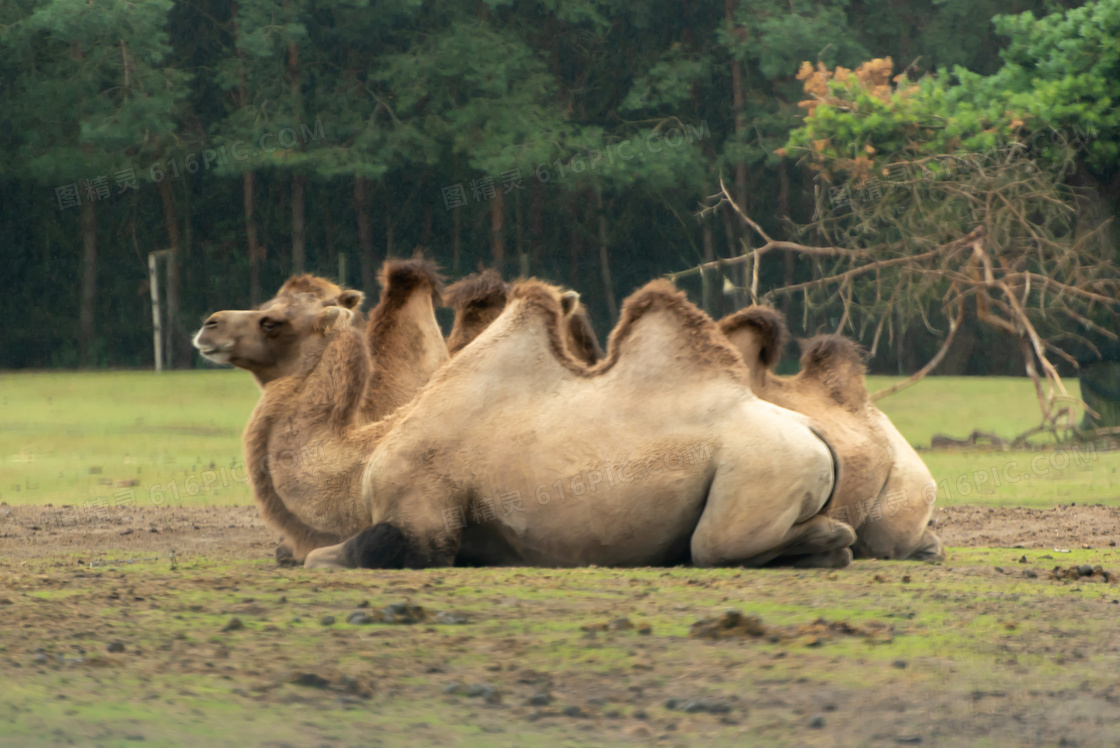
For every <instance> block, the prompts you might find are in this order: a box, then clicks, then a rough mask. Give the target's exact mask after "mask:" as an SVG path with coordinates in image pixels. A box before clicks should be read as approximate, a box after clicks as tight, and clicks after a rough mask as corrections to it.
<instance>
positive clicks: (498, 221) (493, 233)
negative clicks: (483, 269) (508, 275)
mask: <svg viewBox="0 0 1120 748" xmlns="http://www.w3.org/2000/svg"><path fill="white" fill-rule="evenodd" d="M504 228H505V205H504V201H503V199H502V192H501V190H496V191H495V193H494V199H493V200H491V201H490V254H491V257H492V261H493V264H494V269H495V270H497V271H498V275H501V274H502V271H503V269H504V267H505V261H506V245H505V238H504V237H503V233H504V232H503V229H504Z"/></svg>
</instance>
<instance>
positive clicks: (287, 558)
mask: <svg viewBox="0 0 1120 748" xmlns="http://www.w3.org/2000/svg"><path fill="white" fill-rule="evenodd" d="M276 565H277V566H299V561H296V555H295V554H294V553H292V549H291V548H289V547H288V545H287V543H281V544H280V545H278V546H276Z"/></svg>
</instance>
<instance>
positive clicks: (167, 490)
mask: <svg viewBox="0 0 1120 748" xmlns="http://www.w3.org/2000/svg"><path fill="white" fill-rule="evenodd" d="M258 394H259V390H258V389H257V387H256V385H255V384H254V383H253V381H252V379H251V378H250V377H249V376H248V375H247V374H246V373H245V372H242V371H181V372H179V371H176V372H164V373H162V374H158V375H157V374H155V373H154V372H136V371H130V372H90V373H79V374H75V373H70V372H35V373H0V409H2V411H3V413H4V417H3V418H2V419H0V456H2V458H3V460H2V462H0V501H7V502H8V503H9V504H54V505H56V506H57V505H63V504H73V505H80V504H83V503H84V502H87V501H96V500H98V499H103V500H105V501H108V502H109V504H110V505H112V504H114V503H116V502H121V501H126V500H127V499H128V498H129V496H130V495H131V497H132V498H133V499H134V500H135V501H136V503H137V504H141V503H145V504H147V503H149V502H150V503H166V504H172V505H174V504H185V505H189V504H247V503H250V502H251V501H252V492H251V490H250V488H249V485H248V482H247V480H246V473H245V472H244V470H237V468H238V467H239V466H240V462H241V455H242V452H241V431H242V429H243V428H244V427H245V422H246V421H247V420H248V418H249V413H250V412H252V409H253V406H254V405H255V404H256V401H257V397H258Z"/></svg>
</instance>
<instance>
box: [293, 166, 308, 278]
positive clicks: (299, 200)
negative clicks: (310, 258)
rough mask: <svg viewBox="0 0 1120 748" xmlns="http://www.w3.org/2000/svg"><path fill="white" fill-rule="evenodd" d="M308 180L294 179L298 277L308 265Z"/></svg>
mask: <svg viewBox="0 0 1120 748" xmlns="http://www.w3.org/2000/svg"><path fill="white" fill-rule="evenodd" d="M306 184H307V178H306V177H304V176H302V175H296V176H294V177H292V273H293V274H295V275H298V274H300V273H302V272H304V271H305V267H306V265H307V225H306V223H305V219H306V212H305V206H304V202H303V200H304V187H305V186H306Z"/></svg>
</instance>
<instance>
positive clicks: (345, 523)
mask: <svg viewBox="0 0 1120 748" xmlns="http://www.w3.org/2000/svg"><path fill="white" fill-rule="evenodd" d="M368 378H369V359H368V356H367V354H366V351H365V347H364V344H363V341H362V340H361V336H360V333H359V332H358V331H356V330H353V329H346V330H342V331H338V332H336V333H334V335H333V337H332V339H331V340H330V342H329V344H328V346H327V348H326V350H325V351H324V353H323V355H322V357H321V358H320V359H319V361H318V363H317V364H316V365H315V366H314V368H312V369H311V370H310V371H309V372H307V373H306V374H305V375H302V376H289V377H283V378H280V379H277V380H275V381H272V382H270V383H268V384H267V385H266V386H265V388H264V392H263V395H262V396H261V399H260V402H259V403H258V404H257V407H256V409H254V411H253V415H252V417H251V418H250V420H249V425H248V426H247V427H246V429H245V434H244V437H243V441H244V447H245V460H246V462H247V465H248V470H249V475H250V477H251V480H252V484H253V490H254V493H255V495H256V498H257V501H258V503H259V504H260V505H261V509H262V512H263V514H264V516H265V519H266V520H268V521H269V522H270V523H271V524H273V525H275V526H276V527H277V528H278V529H280V530H281V531H282V532H284V534H285V536H286V537H287V538H288V539H289V541H291V542H294V543H295V544H296V545H297V546H301V545H302V546H306V545H310V546H311V547H316V546H321V545H326V544H331V543H333V542H339V541H340V540H341V539H343V538H344V537H346V536H347V535H348V534H350V533H352V532H354V531H355V530H356V529H360V527H361V526H362V524H361V519H360V518H361V515H362V510H361V503H362V502H361V478H362V469H363V467H364V463H365V459H366V457H367V456H368V454H369V452H370V449H371V445H370V444H369V437H363V436H360V435H358V433H357V430H356V428H355V425H354V424H355V415H356V408H357V404H358V402H359V401H360V399H361V396H362V393H363V392H364V390H365V387H366V383H367V380H368Z"/></svg>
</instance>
